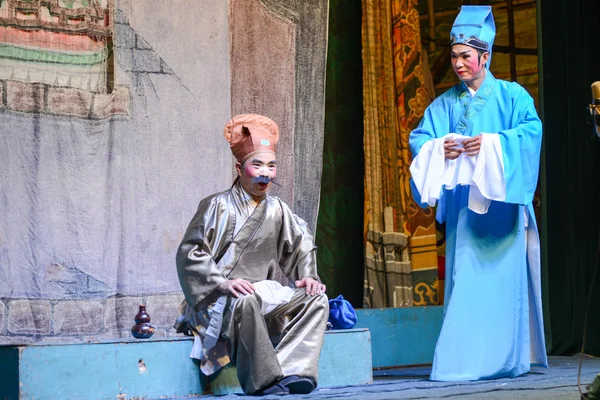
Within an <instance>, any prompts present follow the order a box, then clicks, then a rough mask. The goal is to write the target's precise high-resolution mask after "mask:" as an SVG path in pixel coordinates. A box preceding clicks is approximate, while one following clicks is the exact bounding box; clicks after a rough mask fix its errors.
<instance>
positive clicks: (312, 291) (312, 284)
mask: <svg viewBox="0 0 600 400" xmlns="http://www.w3.org/2000/svg"><path fill="white" fill-rule="evenodd" d="M296 287H299V288H306V294H309V295H311V296H315V295H317V294H323V293H325V290H327V287H326V286H325V285H323V284H322V283H320V282H319V281H317V280H316V279H313V278H311V277H309V276H305V277H304V278H302V279H300V280H299V281H296Z"/></svg>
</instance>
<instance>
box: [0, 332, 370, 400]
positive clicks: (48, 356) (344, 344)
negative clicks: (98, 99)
mask: <svg viewBox="0 0 600 400" xmlns="http://www.w3.org/2000/svg"><path fill="white" fill-rule="evenodd" d="M192 343H193V341H192V340H191V339H190V338H171V339H156V340H152V339H151V340H144V341H142V340H133V339H132V340H120V341H110V342H102V343H86V344H80V343H78V344H52V345H43V344H41V345H29V346H6V347H0V381H1V384H0V399H2V400H5V399H6V400H21V399H35V400H46V399H47V400H56V399H61V400H68V399H86V400H102V399H110V400H115V399H118V400H120V399H123V400H124V399H131V398H134V397H143V398H159V397H163V396H164V397H175V396H187V395H200V394H203V393H206V392H205V390H207V389H208V387H207V386H205V385H203V384H201V382H200V369H199V367H198V364H197V363H196V362H195V361H192V360H191V359H190V358H189V354H190V351H191V348H192ZM371 363H372V359H371V338H370V334H369V331H368V330H367V329H353V330H346V331H330V332H328V333H326V335H325V343H324V346H323V350H322V352H321V359H320V363H319V387H332V386H348V385H360V384H366V383H370V382H372V373H371ZM229 372H230V378H231V376H233V377H235V375H231V372H232V370H229ZM225 378H226V374H223V376H222V377H221V380H220V381H219V378H218V377H216V378H213V379H212V381H213V382H211V388H212V389H213V393H215V394H217V393H225V391H226V390H235V389H236V388H235V387H233V386H232V385H231V384H230V383H231V382H230V381H227V380H225ZM219 382H221V383H219ZM235 383H236V384H237V377H236V382H235ZM219 385H220V386H219ZM238 389H239V384H238Z"/></svg>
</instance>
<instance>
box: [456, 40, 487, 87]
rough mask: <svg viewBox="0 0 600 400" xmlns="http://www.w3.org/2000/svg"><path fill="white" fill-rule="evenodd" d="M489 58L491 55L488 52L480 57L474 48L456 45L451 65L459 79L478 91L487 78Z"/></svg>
mask: <svg viewBox="0 0 600 400" xmlns="http://www.w3.org/2000/svg"><path fill="white" fill-rule="evenodd" d="M489 56H490V54H489V53H487V52H486V53H483V54H482V55H481V57H479V54H478V53H477V50H475V49H474V48H472V47H469V46H466V45H464V44H455V45H454V46H452V50H451V51H450V63H451V64H452V68H453V69H454V73H456V76H458V79H460V80H461V81H463V82H465V83H466V84H467V86H469V87H471V88H472V89H475V90H477V89H478V88H479V86H480V85H481V82H483V79H484V78H485V74H486V70H485V63H486V62H487V61H488V58H489Z"/></svg>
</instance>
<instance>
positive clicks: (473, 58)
mask: <svg viewBox="0 0 600 400" xmlns="http://www.w3.org/2000/svg"><path fill="white" fill-rule="evenodd" d="M495 33H496V29H495V25H494V19H493V16H492V11H491V7H490V6H463V7H462V8H461V11H460V13H459V15H458V17H457V18H456V20H455V22H454V25H453V27H452V31H451V36H450V43H451V63H452V67H453V69H454V72H455V73H456V75H457V76H458V79H459V80H460V81H461V82H460V83H458V84H457V85H455V86H454V87H452V88H451V89H449V90H448V91H447V92H445V93H444V94H442V95H441V96H440V97H438V98H437V99H436V100H435V101H434V102H433V103H432V104H431V105H430V106H429V107H428V108H427V110H426V111H425V115H424V117H423V120H422V121H421V123H420V125H419V127H418V128H417V129H415V130H414V131H413V132H412V133H411V135H410V148H411V151H412V154H413V157H414V160H413V164H412V165H411V172H412V175H413V182H411V184H412V186H413V193H414V195H415V198H416V199H417V201H418V202H419V203H421V204H422V205H423V206H426V205H430V206H433V205H435V203H436V202H437V218H438V220H439V221H440V222H444V221H445V222H446V287H445V298H444V307H445V311H444V321H443V325H442V330H441V333H440V336H439V339H438V341H437V345H436V349H435V356H434V362H433V367H432V372H431V379H432V380H440V381H466V380H477V379H492V378H500V377H516V376H519V375H521V374H524V373H526V372H528V371H529V370H530V365H531V364H539V365H542V366H546V367H547V364H548V361H547V357H546V349H545V344H544V327H543V321H542V306H541V285H540V243H539V235H538V230H537V225H536V221H535V216H534V212H533V206H532V201H533V196H534V192H535V189H536V185H537V179H538V168H539V160H540V148H541V143H542V125H541V122H540V120H539V118H538V116H537V113H536V110H535V107H534V103H533V100H532V98H531V96H529V94H528V93H527V92H526V91H525V89H523V88H522V87H521V86H519V85H518V84H517V83H515V82H506V81H502V80H499V79H496V78H494V76H493V75H492V73H491V72H490V71H489V70H488V68H489V64H490V60H491V57H492V55H491V52H492V45H493V42H494V37H495Z"/></svg>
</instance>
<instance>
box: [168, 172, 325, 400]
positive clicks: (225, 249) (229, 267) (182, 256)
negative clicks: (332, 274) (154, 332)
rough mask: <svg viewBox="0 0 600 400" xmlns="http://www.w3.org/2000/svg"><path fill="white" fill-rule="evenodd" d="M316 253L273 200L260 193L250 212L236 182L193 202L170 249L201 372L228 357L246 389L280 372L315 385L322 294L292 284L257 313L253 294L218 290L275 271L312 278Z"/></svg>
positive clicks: (301, 227)
mask: <svg viewBox="0 0 600 400" xmlns="http://www.w3.org/2000/svg"><path fill="white" fill-rule="evenodd" d="M236 224H237V225H238V226H236ZM315 251H316V247H315V245H314V239H313V237H312V235H311V234H310V232H309V230H308V227H307V225H306V223H305V222H304V221H303V220H302V219H300V218H299V217H298V216H296V215H295V214H293V213H292V212H291V210H290V209H289V207H288V206H287V205H286V204H285V203H284V202H282V201H281V200H280V199H279V198H277V197H273V196H265V197H264V198H263V199H262V200H261V201H260V202H259V203H258V205H256V208H254V209H253V207H252V206H249V196H248V195H247V193H246V192H244V190H243V189H242V188H241V185H240V184H239V183H238V184H236V185H234V186H233V187H232V188H231V189H230V190H227V191H225V192H222V193H217V194H215V195H212V196H209V197H207V198H205V199H204V200H202V201H201V202H200V205H199V207H198V211H197V213H196V215H195V216H194V218H193V219H192V221H191V223H190V225H189V227H188V229H187V231H186V233H185V236H184V238H183V241H182V243H181V245H180V247H179V251H178V253H177V272H178V275H179V280H180V283H181V287H182V288H183V292H184V294H185V301H184V304H183V305H182V316H181V317H180V318H179V319H178V322H179V323H181V322H185V323H187V324H186V325H187V326H188V327H189V328H190V330H191V331H192V333H193V334H194V336H195V345H196V346H195V347H198V344H200V345H201V346H202V352H198V351H196V354H195V355H194V354H193V356H194V357H195V358H198V359H200V360H201V369H202V371H203V372H204V373H205V374H207V375H210V374H212V373H214V372H216V371H218V370H219V369H220V368H221V367H222V366H224V365H226V364H227V363H229V362H230V361H231V362H233V363H234V364H235V365H236V367H237V372H238V378H239V379H240V384H241V386H242V388H243V389H244V392H246V393H248V394H251V393H255V392H257V391H259V390H260V389H263V388H264V387H265V386H267V385H269V384H271V383H272V382H273V381H275V380H276V379H279V378H281V377H283V376H290V375H299V376H303V377H308V378H312V379H313V380H314V381H315V383H316V382H317V370H318V360H319V355H320V351H321V346H322V343H323V334H324V331H325V328H326V324H327V317H328V314H329V312H328V301H327V297H326V296H325V295H319V296H308V295H306V294H305V289H300V288H299V289H295V290H294V292H293V296H291V299H290V301H289V302H285V304H280V305H278V306H277V307H275V308H274V310H272V311H270V312H268V313H267V314H266V315H263V314H264V312H261V308H263V307H262V303H263V297H262V296H261V294H260V293H254V294H253V295H248V296H242V297H240V298H239V299H236V298H234V297H233V296H231V295H229V296H226V295H223V293H222V292H220V291H219V290H218V287H219V285H221V284H222V283H223V282H225V281H226V280H227V279H233V278H242V279H246V280H248V281H250V282H259V281H265V280H275V279H276V278H277V276H278V275H281V272H283V275H285V276H286V277H287V278H288V279H289V280H290V281H291V282H294V281H295V280H298V279H301V278H303V277H312V278H315V279H317V280H319V277H318V275H317V263H316V252H315ZM288 290H289V289H288ZM211 325H212V326H213V327H212V333H213V334H210V332H211V328H210V326H211ZM215 328H216V331H217V335H216V336H218V338H215V337H214V336H215V335H214V332H215ZM214 339H217V340H216V343H211V345H207V343H208V342H211V341H212V342H214V341H215V340H214ZM242 343H243V344H242ZM207 347H210V348H207ZM193 353H194V352H193Z"/></svg>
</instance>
